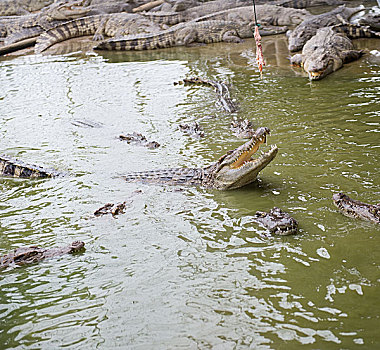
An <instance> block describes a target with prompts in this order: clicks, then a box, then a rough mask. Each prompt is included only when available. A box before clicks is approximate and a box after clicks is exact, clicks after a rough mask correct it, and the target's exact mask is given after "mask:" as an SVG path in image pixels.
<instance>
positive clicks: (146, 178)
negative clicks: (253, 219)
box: [123, 127, 278, 190]
mask: <svg viewBox="0 0 380 350" xmlns="http://www.w3.org/2000/svg"><path fill="white" fill-rule="evenodd" d="M269 132H270V131H269V129H268V128H266V127H260V128H258V129H257V130H256V132H255V135H254V136H253V137H252V138H251V139H250V140H249V141H247V142H246V143H244V144H243V145H241V146H239V147H238V148H236V149H234V150H231V151H228V152H227V153H226V154H224V155H223V156H222V157H220V158H219V159H218V161H216V162H215V163H213V164H211V165H210V166H208V167H205V168H176V169H166V170H152V171H145V172H144V171H143V172H135V173H130V174H126V175H124V176H123V178H124V179H125V180H126V181H127V182H142V183H151V184H162V185H184V186H201V187H204V188H210V189H218V190H230V189H235V188H239V187H243V186H245V185H248V184H250V183H252V182H253V181H255V180H256V178H257V175H258V173H259V172H260V171H261V170H262V169H264V168H265V167H266V166H267V165H268V164H269V163H270V162H271V161H272V160H273V159H274V158H275V156H276V155H277V152H278V148H277V146H276V145H274V146H272V147H271V149H270V150H269V151H268V152H266V153H263V154H261V155H260V156H259V158H257V159H252V158H251V156H252V155H253V154H254V153H256V152H257V150H258V149H259V147H260V145H261V144H263V143H266V140H267V136H268V135H269Z"/></svg>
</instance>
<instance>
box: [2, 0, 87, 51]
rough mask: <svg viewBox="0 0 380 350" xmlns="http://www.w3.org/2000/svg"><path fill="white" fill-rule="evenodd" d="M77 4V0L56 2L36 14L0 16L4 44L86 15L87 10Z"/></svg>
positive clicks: (26, 37)
mask: <svg viewBox="0 0 380 350" xmlns="http://www.w3.org/2000/svg"><path fill="white" fill-rule="evenodd" d="M79 4H80V2H78V1H73V2H69V3H60V2H58V3H54V4H52V5H50V6H48V7H46V8H44V9H43V10H41V11H40V12H39V13H36V14H31V15H26V16H21V17H14V16H13V17H12V16H10V17H4V18H1V17H0V36H1V37H3V38H4V37H5V40H4V44H5V45H10V44H12V43H15V42H17V41H21V40H24V39H28V38H31V37H34V36H38V35H40V34H41V33H42V32H44V31H45V30H48V29H50V28H52V27H54V26H56V25H58V24H59V23H62V21H68V20H71V19H74V18H78V17H82V16H84V15H86V14H87V12H88V10H86V9H83V8H82V7H81V6H79Z"/></svg>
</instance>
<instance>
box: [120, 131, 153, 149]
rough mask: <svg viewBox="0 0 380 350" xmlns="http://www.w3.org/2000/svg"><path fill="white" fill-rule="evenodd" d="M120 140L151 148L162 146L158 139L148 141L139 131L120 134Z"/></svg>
mask: <svg viewBox="0 0 380 350" xmlns="http://www.w3.org/2000/svg"><path fill="white" fill-rule="evenodd" d="M119 140H121V141H127V142H128V143H133V144H138V145H141V146H145V147H147V148H149V149H155V148H158V147H160V144H159V143H158V142H157V141H148V140H147V139H146V137H145V136H144V135H142V134H140V133H138V132H133V133H132V134H124V135H120V136H119Z"/></svg>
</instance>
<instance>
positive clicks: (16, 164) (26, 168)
mask: <svg viewBox="0 0 380 350" xmlns="http://www.w3.org/2000/svg"><path fill="white" fill-rule="evenodd" d="M62 175H64V174H63V173H60V172H58V171H56V170H54V169H44V168H42V167H40V166H37V165H33V164H27V163H24V162H22V161H20V160H18V159H14V158H11V157H8V156H6V155H1V156H0V176H9V177H19V178H46V177H55V176H62Z"/></svg>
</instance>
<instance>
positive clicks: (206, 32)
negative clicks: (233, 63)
mask: <svg viewBox="0 0 380 350" xmlns="http://www.w3.org/2000/svg"><path fill="white" fill-rule="evenodd" d="M252 28H253V23H252V22H251V23H235V22H230V21H218V20H212V21H190V22H187V23H179V24H177V25H175V26H173V27H171V28H169V29H167V30H163V31H160V32H159V33H157V34H147V35H129V36H125V37H123V38H120V39H109V40H107V41H103V42H101V43H100V44H99V45H97V46H95V47H94V49H95V50H117V51H129V50H131V51H133V50H136V51H140V50H154V49H159V48H167V47H174V46H187V45H190V44H192V43H203V44H210V43H217V42H234V43H239V42H242V38H250V37H252ZM262 30H263V31H262V32H260V33H261V35H266V34H267V35H268V33H271V34H274V33H276V34H277V33H283V32H284V31H285V30H286V28H285V27H272V28H271V27H263V28H262Z"/></svg>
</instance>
